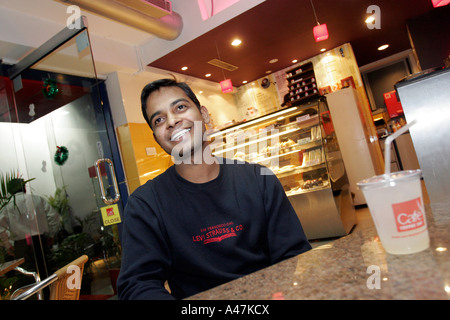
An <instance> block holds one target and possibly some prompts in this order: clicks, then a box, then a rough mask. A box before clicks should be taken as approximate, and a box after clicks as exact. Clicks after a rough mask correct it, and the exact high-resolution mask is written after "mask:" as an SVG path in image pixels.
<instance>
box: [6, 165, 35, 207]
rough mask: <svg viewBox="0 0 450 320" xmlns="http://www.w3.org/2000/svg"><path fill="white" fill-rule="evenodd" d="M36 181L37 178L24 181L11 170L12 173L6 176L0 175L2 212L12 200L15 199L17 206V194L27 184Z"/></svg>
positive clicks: (16, 172) (17, 173)
mask: <svg viewBox="0 0 450 320" xmlns="http://www.w3.org/2000/svg"><path fill="white" fill-rule="evenodd" d="M34 179H35V178H31V179H28V180H23V179H22V175H21V174H19V172H18V171H14V170H11V172H7V173H6V174H3V173H0V210H2V209H3V208H4V207H6V205H7V204H8V203H9V202H10V201H11V199H13V201H14V206H16V197H15V194H16V193H17V192H19V191H22V190H23V188H24V187H25V184H27V183H28V182H30V181H32V180H34ZM16 207H17V206H16Z"/></svg>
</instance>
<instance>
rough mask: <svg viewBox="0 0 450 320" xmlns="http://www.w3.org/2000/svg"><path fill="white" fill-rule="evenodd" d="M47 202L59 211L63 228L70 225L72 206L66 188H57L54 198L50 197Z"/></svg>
mask: <svg viewBox="0 0 450 320" xmlns="http://www.w3.org/2000/svg"><path fill="white" fill-rule="evenodd" d="M46 198H47V202H48V203H49V205H50V206H52V208H54V209H55V210H56V211H58V213H59V216H60V219H61V228H64V226H65V225H66V224H68V223H70V216H69V215H70V205H69V198H68V197H67V193H66V189H65V187H62V188H56V190H55V194H54V195H53V196H48V197H46Z"/></svg>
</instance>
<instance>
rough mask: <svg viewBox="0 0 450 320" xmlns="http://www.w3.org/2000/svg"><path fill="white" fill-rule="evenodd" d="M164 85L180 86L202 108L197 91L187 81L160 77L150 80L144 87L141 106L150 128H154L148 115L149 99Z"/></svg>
mask: <svg viewBox="0 0 450 320" xmlns="http://www.w3.org/2000/svg"><path fill="white" fill-rule="evenodd" d="M162 87H178V88H180V89H182V90H183V91H184V92H185V93H186V95H187V96H188V97H189V99H191V100H192V102H194V103H195V105H196V106H197V108H198V109H199V110H200V108H201V106H200V102H199V101H198V99H197V97H196V95H195V93H194V92H193V91H192V89H191V88H190V87H189V86H188V85H187V84H186V83H185V82H178V81H177V80H175V79H159V80H156V81H153V82H150V83H149V84H147V85H146V86H145V87H144V89H142V92H141V108H142V115H143V116H144V118H145V121H147V124H148V125H149V126H150V129H151V128H152V125H151V123H150V119H149V118H148V115H147V99H148V97H149V96H150V94H152V93H153V92H155V91H157V90H159V89H160V88H162Z"/></svg>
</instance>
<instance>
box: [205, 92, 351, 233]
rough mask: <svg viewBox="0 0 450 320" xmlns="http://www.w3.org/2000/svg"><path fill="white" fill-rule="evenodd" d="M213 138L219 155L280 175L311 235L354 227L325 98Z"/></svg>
mask: <svg viewBox="0 0 450 320" xmlns="http://www.w3.org/2000/svg"><path fill="white" fill-rule="evenodd" d="M210 138H211V149H212V152H213V154H214V155H215V156H218V157H223V158H228V159H237V160H240V161H247V162H252V163H259V164H261V165H264V166H265V167H267V168H268V169H270V171H268V172H269V174H275V175H276V176H277V177H278V179H279V180H280V182H281V184H282V186H283V188H284V190H285V192H286V195H287V196H288V198H289V200H290V201H291V203H292V205H293V207H294V209H295V211H296V212H297V215H298V216H299V219H300V221H301V222H302V225H303V229H304V231H305V233H306V235H307V237H308V238H309V239H319V238H329V237H335V236H342V235H345V234H348V232H349V231H350V229H351V227H353V225H354V221H355V219H354V215H355V214H354V208H353V205H352V202H351V198H350V193H349V191H348V190H349V189H348V179H347V175H346V172H345V168H344V164H343V161H342V157H341V153H340V150H339V144H338V141H337V138H336V134H335V132H334V129H333V125H332V120H331V117H330V113H329V110H328V107H327V103H326V99H325V97H320V98H318V99H315V100H314V101H310V102H309V103H307V104H303V105H297V106H294V107H290V108H286V109H282V110H280V111H277V112H274V113H271V114H268V115H265V116H262V117H259V118H256V119H252V120H250V121H247V122H243V123H240V124H236V125H234V126H231V127H228V128H225V129H222V130H221V131H219V132H215V133H213V134H211V135H210ZM343 210H345V211H348V212H349V214H350V215H353V217H347V214H344V215H343ZM344 216H345V217H344ZM343 218H345V220H346V222H345V223H344V222H342V219H343ZM350 225H351V226H350Z"/></svg>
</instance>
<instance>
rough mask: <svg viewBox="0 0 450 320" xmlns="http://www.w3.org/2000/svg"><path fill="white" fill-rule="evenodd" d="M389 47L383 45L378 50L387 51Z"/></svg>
mask: <svg viewBox="0 0 450 320" xmlns="http://www.w3.org/2000/svg"><path fill="white" fill-rule="evenodd" d="M388 47H389V45H388V44H383V45H382V46H380V47H378V50H379V51H381V50H385V49H387V48H388Z"/></svg>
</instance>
